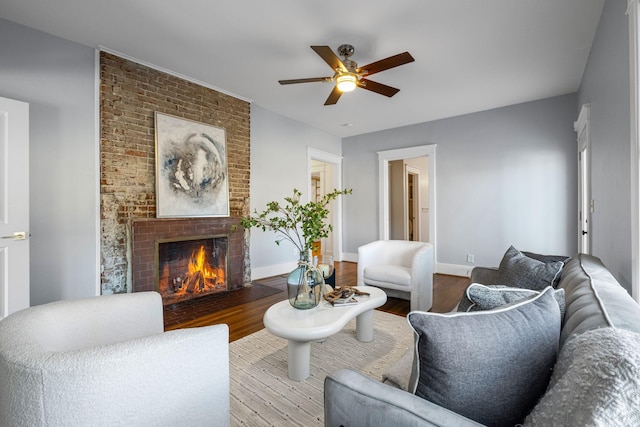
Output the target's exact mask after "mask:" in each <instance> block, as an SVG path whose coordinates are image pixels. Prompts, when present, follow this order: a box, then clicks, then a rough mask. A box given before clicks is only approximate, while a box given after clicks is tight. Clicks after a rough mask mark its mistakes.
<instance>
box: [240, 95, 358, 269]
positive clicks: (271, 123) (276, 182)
mask: <svg viewBox="0 0 640 427" xmlns="http://www.w3.org/2000/svg"><path fill="white" fill-rule="evenodd" d="M341 145H342V143H341V139H340V138H339V137H337V136H333V135H329V134H327V133H325V132H322V131H320V130H317V129H315V128H311V127H309V126H306V125H303V124H302V123H299V122H296V121H294V120H291V119H288V118H286V117H284V116H281V115H279V114H276V113H273V112H271V111H268V110H265V109H264V108H261V107H259V106H257V105H255V104H252V105H251V211H253V210H254V209H257V210H258V211H262V210H264V208H265V207H266V204H267V203H268V202H270V201H272V200H277V201H281V200H283V199H284V197H287V196H291V195H292V194H293V189H294V188H297V189H298V190H300V191H301V192H302V193H303V200H304V201H305V202H306V201H308V200H309V194H308V187H309V184H308V182H309V179H310V177H309V175H308V171H307V147H313V148H316V149H318V150H322V151H326V152H328V153H332V154H335V155H338V156H339V155H340V152H341ZM350 197H351V196H346V197H345V202H348V199H349V198H350ZM275 240H276V237H275V235H274V234H273V233H269V232H266V233H265V232H262V231H261V230H257V229H253V230H252V231H251V270H252V273H251V275H252V278H253V279H258V278H261V277H268V276H272V275H275V274H281V273H285V272H289V271H291V270H292V269H293V268H294V267H295V262H296V261H297V260H298V254H297V251H296V250H295V247H294V246H293V245H292V244H290V243H285V242H283V243H281V244H280V246H277V245H276V244H275V243H274V242H275Z"/></svg>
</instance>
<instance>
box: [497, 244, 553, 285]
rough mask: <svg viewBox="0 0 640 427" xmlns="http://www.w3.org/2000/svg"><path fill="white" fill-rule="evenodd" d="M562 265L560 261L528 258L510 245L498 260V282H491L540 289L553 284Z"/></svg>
mask: <svg viewBox="0 0 640 427" xmlns="http://www.w3.org/2000/svg"><path fill="white" fill-rule="evenodd" d="M563 266H564V263H563V262H562V261H556V262H542V261H538V260H536V259H533V258H529V257H528V256H526V255H524V254H523V253H522V252H520V251H519V250H517V249H516V248H514V247H513V246H511V247H509V249H507V252H505V254H504V256H503V257H502V261H500V266H499V267H498V278H497V280H498V283H492V284H494V285H507V286H512V287H516V288H526V289H533V290H536V291H540V290H542V289H544V288H546V287H547V286H554V284H555V282H556V279H557V278H558V277H559V275H560V272H561V271H562V267H563Z"/></svg>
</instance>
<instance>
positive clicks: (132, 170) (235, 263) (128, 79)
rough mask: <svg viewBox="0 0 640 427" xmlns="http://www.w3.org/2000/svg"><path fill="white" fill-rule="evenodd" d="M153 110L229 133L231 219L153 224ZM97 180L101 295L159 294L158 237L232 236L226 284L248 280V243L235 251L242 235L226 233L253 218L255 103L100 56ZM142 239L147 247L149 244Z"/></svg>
mask: <svg viewBox="0 0 640 427" xmlns="http://www.w3.org/2000/svg"><path fill="white" fill-rule="evenodd" d="M156 112H160V113H164V114H169V115H172V116H177V117H181V118H184V119H188V120H193V121H196V122H201V123H205V124H210V125H213V126H218V127H222V128H224V129H225V131H226V143H227V146H226V150H227V164H228V165H229V170H228V183H229V208H230V216H229V217H228V218H227V217H225V218H221V217H216V218H185V219H158V218H156V188H155V187H156V181H155V140H154V113H156ZM100 174H101V176H100V228H101V239H100V245H101V247H100V257H101V261H100V264H101V270H102V271H101V284H102V293H103V294H110V293H121V292H129V291H132V290H134V291H135V290H138V288H139V287H141V288H140V289H144V290H155V289H156V286H157V279H156V272H155V250H156V249H155V244H156V240H158V239H183V238H191V237H197V236H215V235H227V234H228V235H229V236H230V241H229V244H230V250H231V252H232V255H231V256H230V257H229V259H228V273H229V274H228V285H227V286H228V288H229V289H235V288H236V287H239V286H242V284H243V283H248V282H249V281H250V277H251V274H250V268H251V267H250V260H249V257H248V255H247V256H245V255H244V254H245V253H246V254H248V252H249V242H248V241H244V246H243V245H242V244H240V245H238V241H240V242H242V241H243V236H242V234H243V233H242V232H241V231H240V232H237V233H229V231H228V227H229V224H233V223H234V221H238V218H239V217H241V216H244V215H247V214H248V213H249V175H250V105H249V103H248V102H247V101H244V100H240V99H237V98H234V97H232V96H230V95H227V94H224V93H220V92H217V91H215V90H213V89H210V88H206V87H203V86H200V85H198V84H196V83H194V82H190V81H187V80H184V79H182V78H180V77H177V76H174V75H170V74H167V73H164V72H162V71H160V70H157V69H153V68H150V67H147V66H144V65H141V64H138V63H135V62H133V61H130V60H127V59H124V58H120V57H118V56H116V55H113V54H111V53H107V52H100ZM154 228H155V229H154ZM154 230H155V231H154ZM156 231H157V232H156ZM138 233H140V234H141V235H144V236H143V237H141V241H138V238H137V237H136V236H137V235H138ZM132 237H133V238H134V239H135V242H132V240H131V238H132ZM144 239H147V240H148V242H146V243H145V244H147V245H150V246H144V244H143V241H144ZM140 245H142V247H143V249H142V247H141V246H140ZM133 249H135V250H142V251H143V252H144V255H143V257H142V260H138V259H137V258H135V257H133V252H132V250H133ZM134 258H135V259H134ZM132 262H133V263H134V264H132ZM152 267H153V269H152ZM243 275H244V276H243ZM243 277H244V278H243ZM132 285H133V286H135V288H134V287H132Z"/></svg>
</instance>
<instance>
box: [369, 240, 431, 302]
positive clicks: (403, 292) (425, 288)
mask: <svg viewBox="0 0 640 427" xmlns="http://www.w3.org/2000/svg"><path fill="white" fill-rule="evenodd" d="M362 285H368V286H377V287H379V288H384V289H385V292H386V293H387V295H388V296H390V297H395V298H402V299H406V300H409V301H411V310H421V311H428V310H429V309H430V308H431V305H432V304H433V245H432V244H431V243H424V242H412V241H408V240H377V241H375V242H371V243H367V244H366V245H362V246H360V247H359V248H358V286H362Z"/></svg>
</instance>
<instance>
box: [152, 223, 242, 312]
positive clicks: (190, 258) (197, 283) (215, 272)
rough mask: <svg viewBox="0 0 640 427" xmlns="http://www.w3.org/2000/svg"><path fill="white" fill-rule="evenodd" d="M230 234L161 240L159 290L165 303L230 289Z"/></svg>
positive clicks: (158, 248) (159, 244) (158, 245)
mask: <svg viewBox="0 0 640 427" xmlns="http://www.w3.org/2000/svg"><path fill="white" fill-rule="evenodd" d="M228 246H229V239H228V236H226V235H220V236H204V237H202V236H199V237H194V238H183V239H171V240H159V241H157V242H156V254H157V257H156V259H157V261H158V268H157V269H156V271H157V273H158V281H157V289H158V292H159V293H160V295H162V302H163V304H165V305H167V304H173V303H176V302H180V301H184V300H187V299H191V298H196V297H200V296H204V295H210V294H212V293H216V292H224V291H227V290H228V282H227V277H228V272H227V266H228V263H227V258H228Z"/></svg>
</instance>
